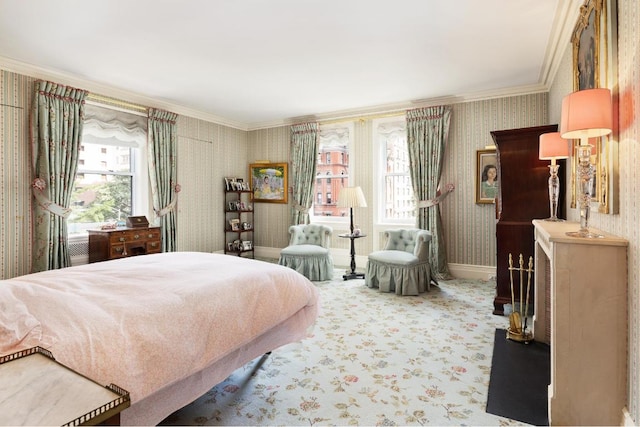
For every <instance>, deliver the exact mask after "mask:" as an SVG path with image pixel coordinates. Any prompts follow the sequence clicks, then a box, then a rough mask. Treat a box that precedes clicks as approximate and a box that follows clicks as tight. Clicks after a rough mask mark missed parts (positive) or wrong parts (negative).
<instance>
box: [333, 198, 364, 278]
mask: <svg viewBox="0 0 640 427" xmlns="http://www.w3.org/2000/svg"><path fill="white" fill-rule="evenodd" d="M338 207H340V208H349V214H350V218H351V225H350V227H349V235H348V236H346V235H341V236H340V237H349V240H351V245H350V246H351V264H350V267H351V272H349V271H347V272H346V274H345V275H344V276H342V277H343V278H344V280H349V279H360V278H364V274H363V273H356V248H355V245H354V242H353V241H354V239H356V238H358V237H360V236H361V235H360V233H358V234H357V235H356V234H354V232H353V208H366V207H367V201H366V200H365V198H364V194H363V193H362V188H360V187H344V188H343V189H341V190H340V194H339V195H338Z"/></svg>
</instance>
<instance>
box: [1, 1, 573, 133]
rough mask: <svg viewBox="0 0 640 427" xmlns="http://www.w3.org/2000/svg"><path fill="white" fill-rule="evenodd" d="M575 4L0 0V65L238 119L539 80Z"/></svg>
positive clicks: (425, 98) (373, 106)
mask: <svg viewBox="0 0 640 427" xmlns="http://www.w3.org/2000/svg"><path fill="white" fill-rule="evenodd" d="M578 9H579V3H578V5H576V0H393V1H391V0H268V1H267V0H135V1H131V0H91V1H87V0H0V11H1V13H0V68H4V69H8V70H10V71H16V72H21V73H23V74H27V75H32V76H35V77H38V78H47V79H50V80H54V81H57V82H60V83H65V84H73V85H75V86H76V87H81V88H83V89H88V90H90V91H92V92H93V93H99V94H104V95H110V96H118V97H120V98H121V99H125V100H127V101H129V102H138V103H142V104H143V105H149V106H156V107H164V108H167V109H171V110H172V111H175V112H177V113H178V114H185V113H191V114H192V115H193V116H194V117H202V116H207V117H209V118H213V120H215V121H217V122H221V123H226V124H230V125H232V126H237V127H240V128H247V129H251V128H258V127H261V126H266V125H267V124H276V123H283V122H292V121H295V120H299V119H301V118H308V117H315V118H323V117H324V118H327V117H339V116H342V117H343V116H348V115H351V114H356V113H362V112H372V111H392V110H394V109H396V110H397V109H399V108H406V107H407V106H411V105H415V106H419V105H423V104H429V103H432V104H433V103H437V102H443V101H445V100H455V99H458V100H461V99H462V100H464V99H472V98H480V97H485V98H486V97H491V96H505V94H507V95H508V94H517V93H526V92H534V91H541V90H546V89H548V80H549V76H550V75H552V73H553V70H554V63H555V62H557V58H559V57H560V56H561V55H562V53H563V51H564V47H565V46H566V44H567V43H568V35H567V34H569V33H570V31H571V28H568V26H567V24H565V22H575V19H573V18H572V17H571V16H572V15H573V16H577V13H578ZM558 46H560V48H558Z"/></svg>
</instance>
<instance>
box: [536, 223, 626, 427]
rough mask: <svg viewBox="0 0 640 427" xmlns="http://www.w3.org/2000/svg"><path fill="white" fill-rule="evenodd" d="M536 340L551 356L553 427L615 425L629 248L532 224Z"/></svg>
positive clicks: (574, 226) (570, 226)
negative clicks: (548, 347)
mask: <svg viewBox="0 0 640 427" xmlns="http://www.w3.org/2000/svg"><path fill="white" fill-rule="evenodd" d="M533 225H534V228H535V270H536V274H535V298H534V299H535V306H534V318H533V335H534V340H536V341H539V342H546V343H547V344H549V345H550V350H551V384H550V385H549V422H550V424H551V425H620V424H621V422H622V417H623V409H624V407H625V404H626V392H627V387H626V384H627V366H626V364H627V246H628V242H627V241H626V240H624V239H621V238H619V237H616V236H613V235H611V234H608V233H604V232H602V231H601V230H593V231H596V232H599V233H601V234H603V235H604V237H603V238H575V237H569V236H567V235H566V234H565V233H566V232H567V231H576V230H578V229H579V228H580V226H579V224H578V223H575V222H550V221H543V220H534V221H533Z"/></svg>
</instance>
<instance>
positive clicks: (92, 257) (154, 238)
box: [88, 227, 162, 262]
mask: <svg viewBox="0 0 640 427" xmlns="http://www.w3.org/2000/svg"><path fill="white" fill-rule="evenodd" d="M88 233H89V262H98V261H107V260H110V259H116V258H124V257H129V256H136V255H146V254H153V253H158V252H162V241H161V237H160V227H138V228H116V229H115V230H89V231H88Z"/></svg>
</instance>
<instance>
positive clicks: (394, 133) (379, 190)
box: [373, 117, 416, 224]
mask: <svg viewBox="0 0 640 427" xmlns="http://www.w3.org/2000/svg"><path fill="white" fill-rule="evenodd" d="M373 130H374V131H373V134H374V139H375V141H374V144H375V146H377V147H378V153H379V165H380V167H379V168H377V170H378V171H379V173H378V175H377V177H376V194H378V195H379V197H378V199H377V200H378V203H377V217H378V222H381V223H401V224H409V223H414V222H415V211H416V200H415V197H414V194H413V188H412V186H411V175H410V172H409V150H408V147H407V128H406V120H405V119H404V118H399V117H392V118H387V119H379V120H375V121H374V123H373Z"/></svg>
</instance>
